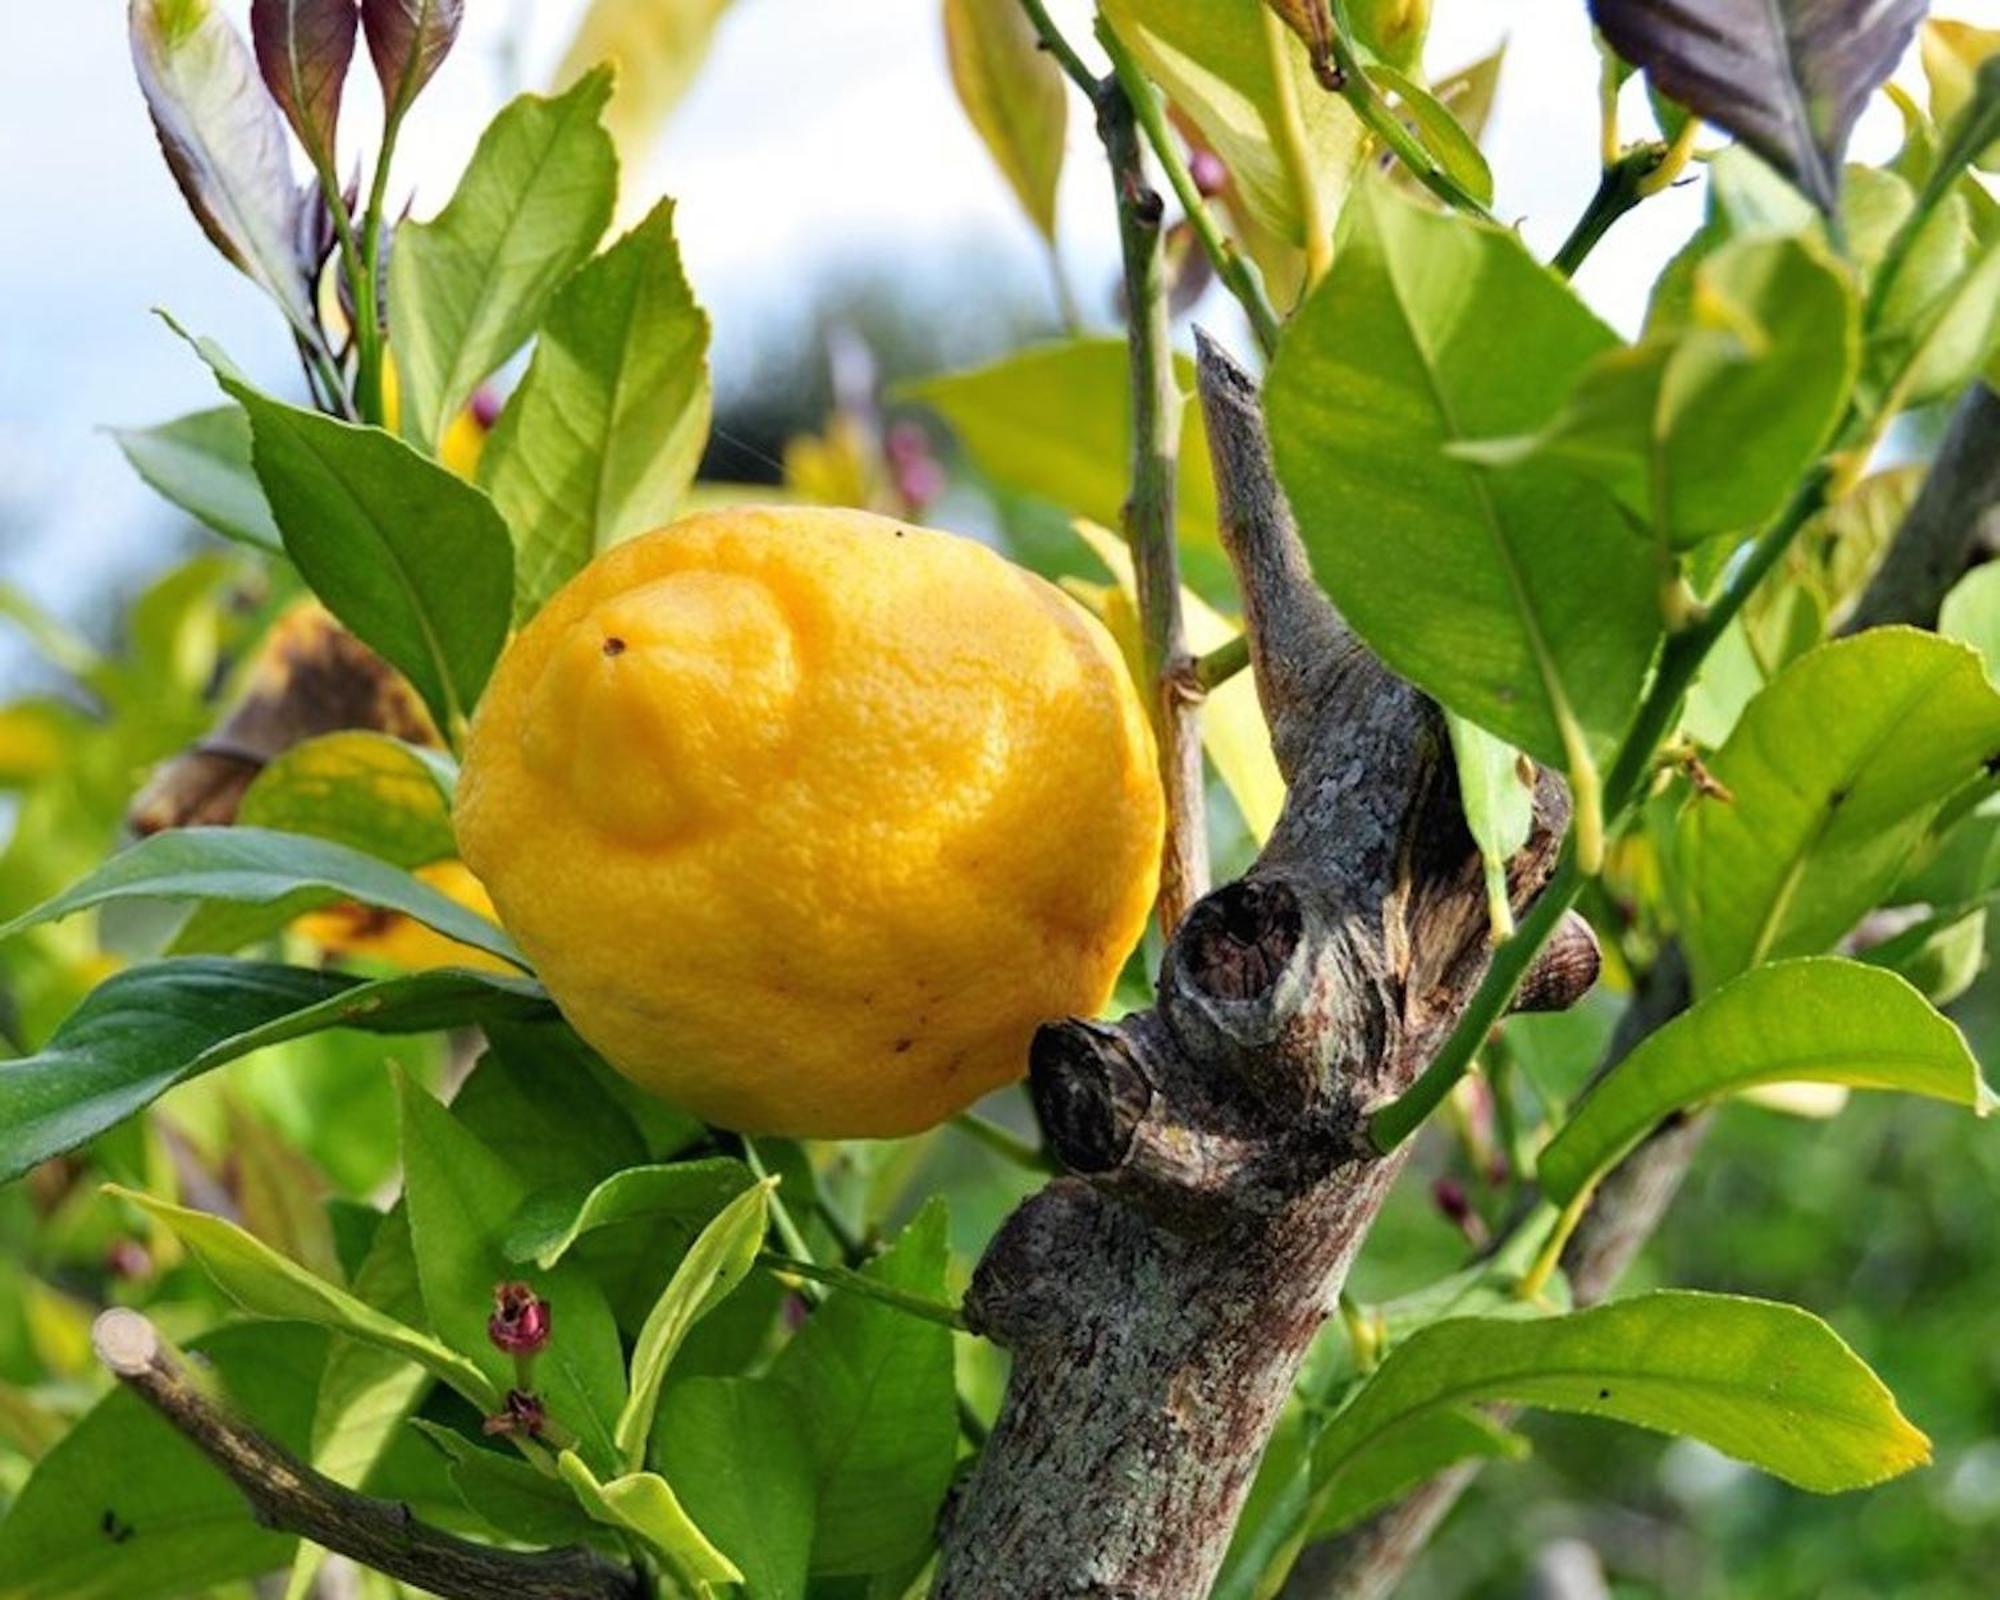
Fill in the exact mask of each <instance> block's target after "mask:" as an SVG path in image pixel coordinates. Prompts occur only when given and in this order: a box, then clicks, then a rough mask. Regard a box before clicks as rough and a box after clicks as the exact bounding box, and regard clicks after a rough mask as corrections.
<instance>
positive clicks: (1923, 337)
mask: <svg viewBox="0 0 2000 1600" xmlns="http://www.w3.org/2000/svg"><path fill="white" fill-rule="evenodd" d="M1878 344H1879V346H1880V347H1879V348H1878V349H1876V350H1874V351H1871V352H1870V357H1871V359H1870V377H1871V384H1870V387H1871V389H1872V390H1874V392H1875V396H1876V398H1877V403H1878V404H1879V406H1880V407H1881V409H1882V410H1883V411H1884V412H1885V413H1893V412H1894V411H1896V410H1898V409H1900V408H1901V407H1904V406H1911V405H1919V404H1921V403H1923V402H1924V401H1926V400H1937V399H1941V398H1943V397H1944V396H1946V395H1949V394H1951V393H1953V392H1954V391H1956V390H1957V389H1958V388H1959V387H1961V386H1962V385H1963V384H1964V383H1965V382H1966V381H1967V380H1968V379H1969V378H1971V377H1973V376H1974V375H1975V374H1976V373H1978V372H1979V370H1980V369H1981V368H1982V367H1984V366H1985V365H1986V362H1987V360H1988V358H1989V357H1991V355H1992V354H1993V351H1994V348H1995V346H1996V345H1997V344H2000V237H1996V238H1994V239H1991V240H1988V241H1987V242H1986V243H1985V244H1984V245H1983V246H1981V247H1980V248H1979V249H1978V250H1977V251H1976V253H1975V254H1974V255H1973V258H1972V262H1971V265H1970V266H1969V267H1968V268H1967V269H1966V270H1965V271H1963V272H1961V273H1959V274H1958V275H1957V276H1956V277H1955V278H1954V279H1953V280H1952V282H1951V284H1950V287H1949V288H1948V289H1946V290H1945V292H1943V293H1941V294H1940V295H1938V296H1937V298H1936V299H1935V300H1934V301H1932V302H1931V303H1930V305H1929V306H1928V307H1926V309H1925V310H1924V312H1923V314H1922V315H1921V316H1919V317H1918V318H1916V319H1915V320H1914V321H1913V322H1912V324H1911V326H1910V327H1909V329H1908V330H1907V332H1906V333H1905V335H1904V337H1902V338H1901V339H1898V340H1885V341H1878Z"/></svg>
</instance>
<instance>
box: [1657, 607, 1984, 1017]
mask: <svg viewBox="0 0 2000 1600" xmlns="http://www.w3.org/2000/svg"><path fill="white" fill-rule="evenodd" d="M1996 759H2000V690H1996V689H1995V688H1994V686H1993V685H1992V684H1991V683H1989V682H1988V681H1987V679H1986V676H1985V674H1984V673H1983V672H1982V671H1981V669H1980V661H1979V657H1978V656H1977V654H1976V653H1975V652H1973V651H1972V650H1970V649H1968V648H1967V647H1966V646H1964V645H1960V644H1954V643H1952V642H1951V641H1949V640H1945V639H1940V638H1938V637H1937V636H1936V635H1934V634H1929V633H1922V632H1919V631H1918V630H1916V629H1914V628H1877V629H1871V630H1869V631H1868V632H1866V633H1861V634H1856V635H1854V636H1853V637H1851V638H1846V639H1840V640H1836V641H1834V642H1833V643H1831V644H1826V645H1822V646H1820V647H1819V648H1818V649H1817V650H1814V651H1812V652H1810V653H1809V654H1807V655H1805V656H1802V657H1801V658H1800V659H1799V660H1798V661H1796V662H1794V663H1793V664H1792V665H1791V666H1790V667H1788V668H1786V669H1785V671H1784V672H1782V673H1781V674H1779V676H1778V677H1777V678H1776V679H1774V680H1773V681H1772V682H1771V684H1770V685H1769V687H1767V688H1766V689H1765V690H1764V691H1763V692H1762V693H1761V694H1759V695H1758V696H1757V697H1756V699H1754V700H1753V701H1751V702H1750V704H1749V706H1748V707H1746V708H1745V710H1744V712H1743V715H1742V718H1741V720H1740V721H1739V722H1738V723H1737V724H1736V728H1735V731H1734V732H1733V733H1731V734H1730V736H1729V742H1728V743H1727V744H1725V745H1724V746H1723V747H1722V749H1721V750H1719V751H1717V752H1716V754H1715V755H1714V756H1713V757H1711V758H1709V760H1708V768H1709V772H1710V773H1711V775H1712V776H1713V778H1714V779H1715V781H1716V783H1717V784H1719V785H1721V786H1722V790H1721V791H1719V792H1710V793H1703V794H1697V795H1695V796H1694V797H1693V798H1691V799H1690V800H1689V801H1688V803H1687V806H1686V809H1685V810H1684V811H1683V813H1682V815H1681V818H1680V822H1679V826H1678V829H1677V831H1676V838H1675V847H1674V848H1675V855H1676V870H1675V872H1674V874H1673V877H1672V882H1673V884H1674V888H1675V891H1676V894H1677V897H1678V899H1679V901H1680V905H1681V918H1682V924H1683V927H1682V937H1683V940H1684V942H1685V944H1686V946H1687V948H1688V953H1689V956H1690V958H1691V961H1692V963H1693V967H1694V972H1695V978H1696V982H1697V986H1698V987H1699V988H1702V989H1708V988H1713V987H1715V986H1716V985H1717V984H1719V983H1722V982H1724V981H1726V980H1727V979H1729V978H1731V977H1734V976H1735V975H1736V974H1737V973H1739V972H1742V971H1744V970H1746V969H1747V968H1749V967H1752V966H1755V965H1756V964H1757V963H1758V962H1760V961H1767V960H1771V959H1774V958H1777V957H1782V956H1794V955H1816V954H1818V953H1819V952H1821V951H1824V950H1827V949H1829V948H1831V947H1832V945H1833V943H1834V942H1835V941H1836V940H1837V939H1839V938H1840V936H1841V935H1842V934H1844V933H1845V932H1846V931H1847V930H1848V929H1849V928H1850V927H1852V926H1853V924H1854V923H1855V921H1856V920H1857V919H1858V918H1859V917H1860V916H1861V915H1862V914H1863V913H1864V912H1866V911H1868V910H1869V909H1870V908H1871V907H1873V906H1874V905H1876V904H1877V903H1878V901H1879V900H1880V898H1881V897H1882V895H1883V894H1885V893H1886V892H1887V891H1888V890H1889V889H1890V887H1891V886H1892V885H1893V884H1894V883H1895V881H1896V879H1897V878H1898V876H1899V875H1900V874H1901V873H1902V871H1903V868H1904V865H1905V863H1906V862H1908V860H1909V859H1910V856H1911V853H1912V851H1913V850H1914V849H1915V848H1916V846H1917V845H1918V843H1919V842H1920V841H1921V839H1922V838H1923V836H1924V834H1925V832H1926V830H1927V829H1928V828H1929V827H1930V825H1931V822H1932V820H1933V819H1934V818H1935V817H1936V815H1937V812H1938V808H1939V807H1940V806H1941V805H1942V804H1943V803H1944V802H1945V801H1946V800H1947V799H1948V798H1949V797H1950V796H1951V795H1952V794H1953V793H1954V792H1955V791H1957V790H1959V789H1960V788H1961V787H1962V786H1964V785H1966V784H1967V783H1969V782H1971V781H1972V780H1973V779H1974V778H1976V777H1977V776H1978V775H1979V774H1980V773H1981V772H1982V771H1984V770H1986V769H1987V768H1988V765H1989V763H1992V762H1993V761H1995V760H1996Z"/></svg>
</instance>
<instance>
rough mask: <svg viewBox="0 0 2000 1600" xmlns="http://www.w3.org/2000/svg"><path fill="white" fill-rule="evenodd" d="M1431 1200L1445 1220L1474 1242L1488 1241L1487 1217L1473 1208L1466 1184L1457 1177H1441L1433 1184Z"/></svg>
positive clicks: (1479, 1243) (1481, 1243) (1475, 1243)
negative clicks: (1466, 1190) (1466, 1191)
mask: <svg viewBox="0 0 2000 1600" xmlns="http://www.w3.org/2000/svg"><path fill="white" fill-rule="evenodd" d="M1431 1200H1432V1202H1433V1203H1434V1204H1435V1205H1436V1206H1437V1208H1438V1210H1439V1211H1440V1212H1441V1213H1442V1214H1443V1216H1444V1219H1445V1221H1447V1222H1449V1223H1450V1224H1451V1225H1452V1226H1453V1227H1454V1228H1456V1229H1458V1231H1459V1232H1460V1233H1462V1234H1464V1235H1465V1237H1466V1238H1467V1239H1468V1240H1470V1241H1471V1243H1472V1244H1474V1245H1475V1246H1476V1245H1483V1244H1485V1243H1486V1238H1487V1233H1486V1219H1485V1218H1484V1217H1482V1216H1480V1214H1479V1213H1478V1212H1477V1211H1475V1210H1473V1209H1472V1201H1471V1200H1470V1199H1469V1198H1468V1197H1467V1195H1466V1193H1465V1186H1464V1185H1463V1184H1461V1183H1460V1182H1459V1181H1458V1180H1457V1179H1456V1178H1439V1179H1438V1180H1437V1182H1435V1183H1433V1184H1432V1185H1431Z"/></svg>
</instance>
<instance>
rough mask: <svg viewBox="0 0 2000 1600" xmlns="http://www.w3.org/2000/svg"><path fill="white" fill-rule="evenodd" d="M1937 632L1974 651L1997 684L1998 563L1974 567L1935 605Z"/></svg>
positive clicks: (1999, 655) (1999, 646) (1999, 665)
mask: <svg viewBox="0 0 2000 1600" xmlns="http://www.w3.org/2000/svg"><path fill="white" fill-rule="evenodd" d="M1937 631H1938V632H1939V633H1941V634H1943V635H1944V636H1945V637H1946V638H1947V639H1957V640H1959V641H1960V642H1961V643H1963V644H1969V645H1971V646H1972V648H1973V649H1975V650H1977V651H1978V652H1979V654H1980V656H1981V657H1982V658H1983V659H1984V660H1985V662H1986V676H1987V677H1989V678H1991V679H1992V680H1993V681H1994V682H1995V683H1996V684H2000V562H1992V561H1988V562H1986V563H1985V564H1983V565H1981V566H1977V567H1974V568H1973V569H1972V571H1970V572H1968V573H1967V574H1966V575H1965V576H1964V577H1963V578H1960V579H1959V580H1958V582H1957V583H1956V584H1954V585H1953V586H1952V590H1951V593H1949V594H1947V595H1946V596H1945V597H1944V604H1943V605H1941V606H1940V607H1939V608H1938V627H1937Z"/></svg>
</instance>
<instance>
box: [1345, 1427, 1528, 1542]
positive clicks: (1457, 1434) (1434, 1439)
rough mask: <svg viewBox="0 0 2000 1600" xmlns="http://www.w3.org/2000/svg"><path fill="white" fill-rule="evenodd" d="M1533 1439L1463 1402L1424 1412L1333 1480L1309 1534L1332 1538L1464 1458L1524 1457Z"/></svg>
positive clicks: (1380, 1441)
mask: <svg viewBox="0 0 2000 1600" xmlns="http://www.w3.org/2000/svg"><path fill="white" fill-rule="evenodd" d="M1528 1449H1529V1447H1528V1441H1527V1440H1526V1439H1524V1438H1522V1437H1521V1435H1520V1434H1518V1433H1515V1432H1514V1431H1513V1430H1512V1429H1509V1428H1503V1427H1502V1426H1501V1425H1500V1424H1499V1423H1497V1422H1495V1421H1493V1420H1492V1418H1490V1417H1487V1416H1485V1415H1483V1414H1482V1413H1480V1412H1478V1411H1473V1410H1469V1409H1467V1408H1465V1407H1462V1406H1443V1407H1440V1408H1438V1409H1436V1410H1432V1411H1423V1412H1419V1413H1418V1414H1417V1415H1415V1416H1413V1417H1411V1418H1410V1419H1409V1420H1408V1421H1407V1422H1406V1423H1405V1424H1404V1425H1403V1426H1401V1427H1398V1428H1397V1429H1396V1430H1395V1431H1394V1432H1393V1433H1391V1434H1389V1435H1388V1436H1387V1437H1386V1438H1383V1439H1380V1440H1377V1441H1376V1443H1375V1446H1374V1448H1373V1449H1371V1450H1369V1451H1368V1453H1367V1454H1366V1455H1364V1456H1361V1457H1359V1458H1358V1459H1356V1460H1355V1461H1354V1462H1353V1463H1352V1464H1351V1465H1350V1466H1348V1467H1347V1468H1345V1469H1344V1470H1343V1471H1341V1472H1340V1473H1339V1474H1338V1475H1337V1476H1336V1477H1335V1478H1334V1480H1333V1482H1332V1485H1331V1486H1330V1489H1329V1491H1328V1493H1327V1496H1326V1499H1325V1501H1324V1502H1323V1503H1322V1504H1321V1505H1320V1506H1318V1507H1316V1508H1315V1509H1316V1510H1317V1513H1318V1514H1317V1516H1316V1517H1315V1518H1314V1521H1313V1524H1312V1527H1311V1529H1310V1530H1309V1532H1308V1537H1309V1538H1313V1539H1324V1538H1329V1537H1331V1536H1332V1535H1333V1534H1336V1533H1338V1532H1340V1531H1341V1529H1343V1528H1350V1527H1352V1526H1353V1525H1354V1524H1355V1523H1357V1522H1359V1521H1360V1520H1361V1519H1362V1518H1363V1517H1365V1516H1367V1515H1368V1514H1369V1513H1370V1512H1372V1511H1379V1510H1380V1509H1381V1508H1382V1507H1383V1506H1385V1505H1388V1504H1389V1503H1390V1502H1391V1501H1393V1500H1399V1499H1401V1498H1402V1497H1403V1496H1404V1495H1405V1494H1407V1493H1408V1492H1409V1491H1410V1490H1412V1489H1414V1488H1415V1487H1416V1486H1417V1485H1418V1484H1420V1483H1423V1482H1424V1481H1425V1480H1426V1479H1429V1478H1434V1477H1436V1476H1437V1474H1439V1473H1440V1472H1442V1471H1444V1469H1445V1468H1446V1467H1449V1466H1454V1465H1456V1464H1457V1463H1458V1462H1461V1461H1477V1460H1485V1461H1520V1460H1523V1459H1524V1458H1525V1457H1526V1456H1527V1454H1528Z"/></svg>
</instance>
